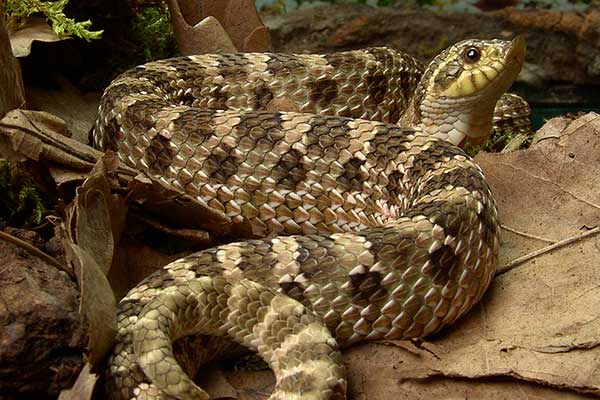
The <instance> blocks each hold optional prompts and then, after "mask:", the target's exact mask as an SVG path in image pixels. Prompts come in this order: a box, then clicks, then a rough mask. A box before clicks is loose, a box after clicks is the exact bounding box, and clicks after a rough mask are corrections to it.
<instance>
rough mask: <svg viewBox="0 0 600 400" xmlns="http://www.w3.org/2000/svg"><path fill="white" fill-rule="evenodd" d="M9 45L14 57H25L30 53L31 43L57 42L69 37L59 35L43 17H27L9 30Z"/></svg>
mask: <svg viewBox="0 0 600 400" xmlns="http://www.w3.org/2000/svg"><path fill="white" fill-rule="evenodd" d="M8 36H9V39H10V45H11V47H12V52H13V54H14V55H15V57H26V56H28V55H29V53H31V44H32V43H33V42H34V41H35V40H37V41H40V42H58V41H61V40H64V39H69V37H62V38H61V37H60V36H58V35H57V34H56V32H54V31H53V30H52V28H51V27H50V25H48V23H47V22H46V19H45V18H43V17H29V18H28V19H27V22H26V23H25V25H23V26H22V27H20V28H19V29H18V30H16V31H13V32H9V35H8Z"/></svg>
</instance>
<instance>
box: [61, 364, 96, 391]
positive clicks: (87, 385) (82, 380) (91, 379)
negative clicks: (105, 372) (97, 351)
mask: <svg viewBox="0 0 600 400" xmlns="http://www.w3.org/2000/svg"><path fill="white" fill-rule="evenodd" d="M90 369H91V366H90V364H89V363H86V364H85V365H84V366H83V369H82V370H81V372H79V376H78V377H77V380H76V381H75V384H74V385H73V387H72V388H71V389H65V390H63V391H61V392H60V395H59V396H58V400H90V399H91V398H92V394H93V393H94V387H95V386H96V382H97V381H98V375H96V374H93V373H91V372H90Z"/></svg>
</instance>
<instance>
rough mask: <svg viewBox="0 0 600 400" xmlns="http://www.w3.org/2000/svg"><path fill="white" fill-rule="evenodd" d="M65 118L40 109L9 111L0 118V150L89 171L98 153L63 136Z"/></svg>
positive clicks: (99, 153)
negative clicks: (63, 119) (1, 144)
mask: <svg viewBox="0 0 600 400" xmlns="http://www.w3.org/2000/svg"><path fill="white" fill-rule="evenodd" d="M66 134H67V130H66V128H65V124H64V121H62V120H61V119H60V118H57V117H55V116H54V115H52V114H49V113H46V112H41V111H30V110H12V111H10V112H8V113H7V114H6V115H5V116H4V118H2V119H1V120H0V143H3V146H2V147H0V152H2V154H3V155H4V154H5V153H9V152H12V153H13V154H14V153H16V154H18V155H20V156H21V157H25V158H28V159H31V160H35V161H41V160H43V161H47V162H50V163H54V164H58V165H65V166H68V167H69V168H71V169H76V170H82V169H83V170H90V169H91V168H92V167H93V166H94V164H95V162H96V160H97V159H98V157H99V156H100V155H101V154H102V153H101V152H99V151H97V150H94V149H92V148H91V147H89V146H86V145H84V144H82V143H80V142H78V141H76V140H73V139H71V138H69V137H66V136H65V135H66Z"/></svg>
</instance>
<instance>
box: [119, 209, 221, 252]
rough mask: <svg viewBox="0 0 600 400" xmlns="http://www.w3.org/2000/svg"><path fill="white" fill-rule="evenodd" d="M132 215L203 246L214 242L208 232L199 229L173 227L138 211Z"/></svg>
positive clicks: (163, 230)
mask: <svg viewBox="0 0 600 400" xmlns="http://www.w3.org/2000/svg"><path fill="white" fill-rule="evenodd" d="M130 216H131V217H133V218H135V219H137V220H139V221H141V222H143V223H145V224H148V225H149V226H151V227H152V228H154V229H156V230H158V231H160V232H163V233H166V234H168V235H172V236H175V237H177V238H180V239H184V240H189V241H191V242H194V243H197V244H200V245H202V246H210V245H212V244H213V241H212V239H211V237H210V235H209V234H208V232H205V231H202V230H198V229H185V228H171V227H168V226H166V225H163V224H161V223H160V222H158V221H156V220H154V219H152V218H148V217H146V216H144V215H141V214H138V213H136V212H132V213H131V214H130Z"/></svg>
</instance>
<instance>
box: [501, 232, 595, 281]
mask: <svg viewBox="0 0 600 400" xmlns="http://www.w3.org/2000/svg"><path fill="white" fill-rule="evenodd" d="M598 232H600V226H597V227H595V228H594V229H590V230H589V231H587V232H584V233H582V234H580V235H577V236H572V237H570V238H567V239H563V240H560V241H558V242H556V243H553V244H551V245H550V246H546V247H544V248H541V249H539V250H536V251H534V252H531V253H529V254H526V255H524V256H523V257H519V258H517V259H516V260H513V261H511V262H509V263H508V264H506V265H505V266H503V267H502V268H499V269H498V270H497V271H496V276H498V275H502V274H504V273H505V272H508V271H510V270H511V269H513V268H515V267H517V266H519V265H521V264H523V263H525V262H527V261H529V260H531V259H532V258H535V257H537V256H540V255H542V254H546V253H549V252H551V251H553V250H556V249H558V248H561V247H564V246H566V245H568V244H571V243H574V242H578V241H580V240H583V239H585V238H587V237H589V236H593V235H595V234H597V233H598Z"/></svg>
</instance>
